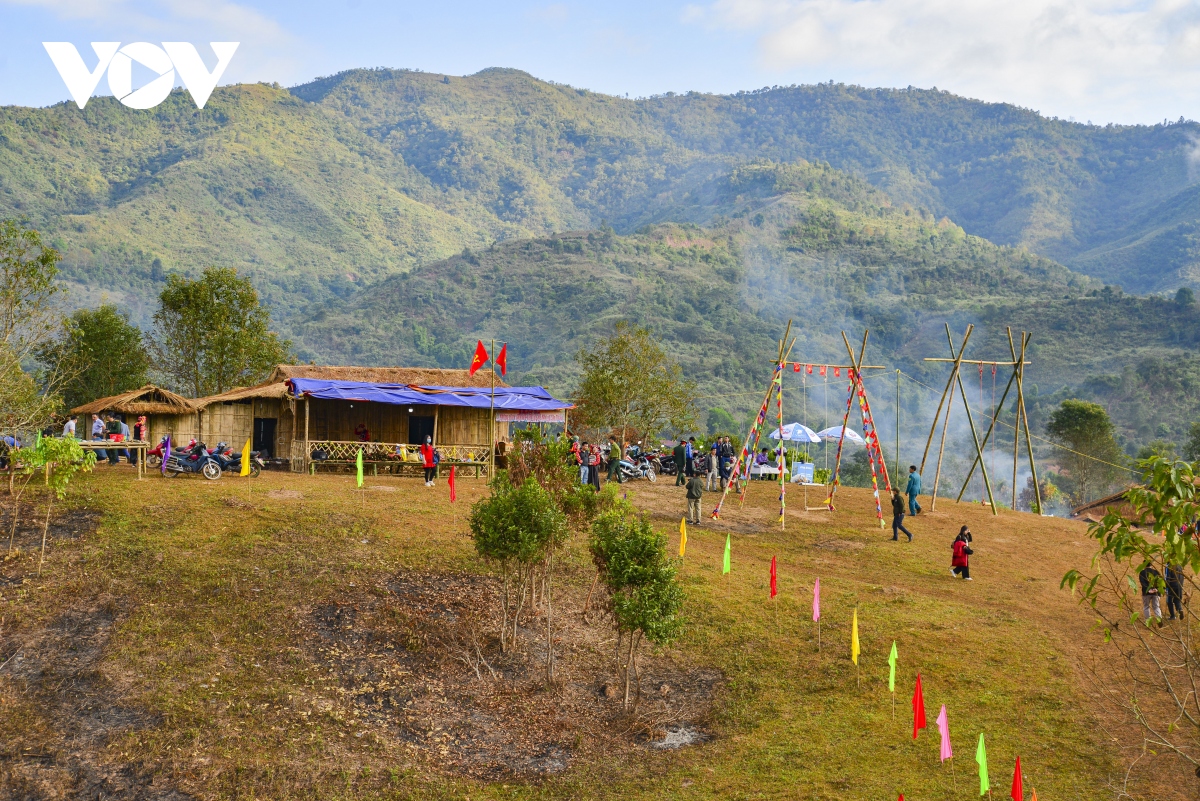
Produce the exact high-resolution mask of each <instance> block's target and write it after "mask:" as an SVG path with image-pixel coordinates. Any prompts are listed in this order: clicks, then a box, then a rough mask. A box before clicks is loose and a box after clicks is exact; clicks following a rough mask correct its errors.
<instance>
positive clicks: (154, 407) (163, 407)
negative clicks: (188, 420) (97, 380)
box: [71, 384, 196, 414]
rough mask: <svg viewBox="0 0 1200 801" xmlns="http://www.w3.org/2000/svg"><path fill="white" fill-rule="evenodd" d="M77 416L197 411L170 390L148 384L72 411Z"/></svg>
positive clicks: (187, 401)
mask: <svg viewBox="0 0 1200 801" xmlns="http://www.w3.org/2000/svg"><path fill="white" fill-rule="evenodd" d="M71 411H72V412H74V413H75V414H100V413H101V412H118V413H120V414H191V413H192V412H194V411H196V406H195V405H194V404H193V402H192V401H190V400H188V399H187V398H185V397H183V396H182V395H176V394H175V393H174V392H172V391H170V390H169V389H163V388H162V387H156V386H154V385H153V384H147V385H146V386H144V387H141V388H140V389H133V390H130V391H129V392H124V393H122V394H120V395H113V396H112V397H109V398H100V399H99V400H94V401H92V402H91V403H85V404H84V405H82V406H77V407H76V408H74V409H72V410H71Z"/></svg>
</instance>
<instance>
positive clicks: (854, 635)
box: [850, 606, 858, 665]
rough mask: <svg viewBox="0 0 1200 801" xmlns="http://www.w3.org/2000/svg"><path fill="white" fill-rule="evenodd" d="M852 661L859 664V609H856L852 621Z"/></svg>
mask: <svg viewBox="0 0 1200 801" xmlns="http://www.w3.org/2000/svg"><path fill="white" fill-rule="evenodd" d="M850 661H851V662H853V663H854V664H856V665H857V664H858V607H857V606H856V607H854V619H853V620H851V621H850Z"/></svg>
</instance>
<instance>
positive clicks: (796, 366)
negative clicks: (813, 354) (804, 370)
mask: <svg viewBox="0 0 1200 801" xmlns="http://www.w3.org/2000/svg"><path fill="white" fill-rule="evenodd" d="M792 372H793V373H798V372H800V362H796V363H795V364H793V365H792Z"/></svg>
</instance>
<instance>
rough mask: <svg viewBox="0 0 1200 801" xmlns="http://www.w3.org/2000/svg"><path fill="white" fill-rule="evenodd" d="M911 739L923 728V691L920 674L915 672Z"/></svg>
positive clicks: (915, 737)
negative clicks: (915, 682) (915, 683)
mask: <svg viewBox="0 0 1200 801" xmlns="http://www.w3.org/2000/svg"><path fill="white" fill-rule="evenodd" d="M912 708H913V739H914V740H915V739H917V732H918V731H920V730H921V729H923V728H925V693H924V692H922V690H921V674H920V673H918V674H917V686H916V688H915V689H914V690H913V700H912Z"/></svg>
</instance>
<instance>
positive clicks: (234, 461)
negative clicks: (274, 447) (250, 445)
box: [213, 442, 263, 478]
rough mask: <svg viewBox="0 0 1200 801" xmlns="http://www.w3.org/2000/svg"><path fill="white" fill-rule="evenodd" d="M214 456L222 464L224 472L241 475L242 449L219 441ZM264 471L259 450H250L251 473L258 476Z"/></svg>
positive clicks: (255, 476)
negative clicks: (236, 448)
mask: <svg viewBox="0 0 1200 801" xmlns="http://www.w3.org/2000/svg"><path fill="white" fill-rule="evenodd" d="M213 457H214V458H215V459H216V460H217V462H218V463H219V464H220V465H221V471H222V472H224V473H232V474H233V475H240V474H241V472H242V454H241V451H235V450H234V449H233V448H231V447H229V446H228V445H226V444H225V443H224V442H221V443H218V444H217V448H216V450H215V451H213ZM262 471H263V460H262V457H261V456H259V453H258V451H250V475H251V476H253V477H254V478H258V474H259V473H261V472H262Z"/></svg>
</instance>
